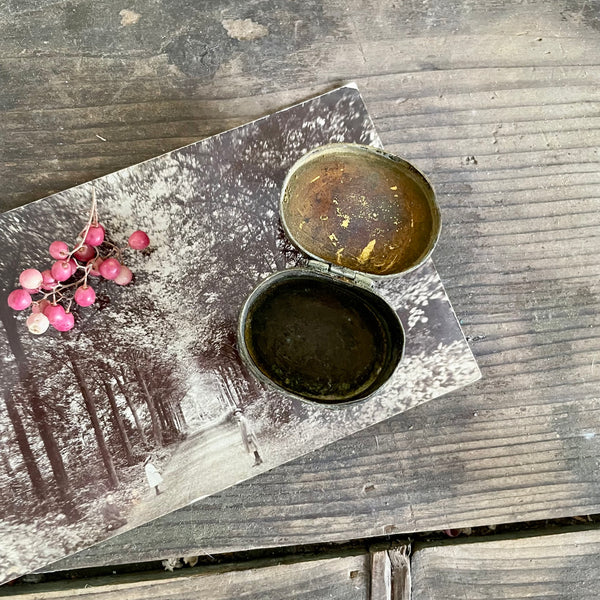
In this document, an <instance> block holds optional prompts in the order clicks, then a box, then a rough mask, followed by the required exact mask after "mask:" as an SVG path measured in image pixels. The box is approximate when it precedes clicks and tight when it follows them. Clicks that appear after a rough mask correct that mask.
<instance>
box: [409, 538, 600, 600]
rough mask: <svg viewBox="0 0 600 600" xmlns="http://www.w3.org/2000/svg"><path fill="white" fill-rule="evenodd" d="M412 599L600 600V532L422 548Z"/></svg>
mask: <svg viewBox="0 0 600 600" xmlns="http://www.w3.org/2000/svg"><path fill="white" fill-rule="evenodd" d="M411 562H412V573H413V590H412V593H413V600H437V599H439V600H448V599H450V598H469V600H484V599H486V598H490V599H491V598H506V599H511V600H517V599H521V598H561V600H571V599H572V600H581V599H585V598H590V599H591V598H598V586H599V585H600V531H598V530H594V531H583V532H577V533H564V534H557V535H544V536H536V537H531V538H525V539H517V540H514V539H510V540H502V541H490V542H477V543H463V544H455V545H447V546H437V547H435V546H434V547H425V548H422V549H418V548H417V550H416V551H415V553H414V554H413V556H412V561H411Z"/></svg>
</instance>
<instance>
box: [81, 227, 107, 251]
mask: <svg viewBox="0 0 600 600" xmlns="http://www.w3.org/2000/svg"><path fill="white" fill-rule="evenodd" d="M83 241H84V242H85V243H86V244H87V245H88V246H99V245H100V244H101V243H102V242H103V241H104V227H102V225H98V226H96V227H90V228H89V229H88V232H87V235H86V236H85V240H83Z"/></svg>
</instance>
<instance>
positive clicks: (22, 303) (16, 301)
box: [8, 290, 31, 310]
mask: <svg viewBox="0 0 600 600" xmlns="http://www.w3.org/2000/svg"><path fill="white" fill-rule="evenodd" d="M30 304H31V296H30V295H29V293H28V292H27V291H26V290H13V291H12V292H11V293H10V294H9V295H8V305H9V306H10V307H11V308H12V309H14V310H25V309H26V308H27V307H29V305H30Z"/></svg>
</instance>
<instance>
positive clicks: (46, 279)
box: [42, 269, 58, 292]
mask: <svg viewBox="0 0 600 600" xmlns="http://www.w3.org/2000/svg"><path fill="white" fill-rule="evenodd" d="M57 285H58V281H56V279H54V277H52V271H50V269H46V270H45V271H42V289H43V290H45V291H46V292H49V291H50V290H52V289H54V288H55V287H56V286H57Z"/></svg>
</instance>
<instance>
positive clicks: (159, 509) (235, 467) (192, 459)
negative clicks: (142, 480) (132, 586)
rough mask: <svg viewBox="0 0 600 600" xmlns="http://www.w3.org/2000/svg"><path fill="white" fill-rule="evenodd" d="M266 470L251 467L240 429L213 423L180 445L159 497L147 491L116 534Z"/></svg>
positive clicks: (226, 422) (265, 466) (164, 474)
mask: <svg viewBox="0 0 600 600" xmlns="http://www.w3.org/2000/svg"><path fill="white" fill-rule="evenodd" d="M261 458H263V460H264V457H261ZM268 468H270V467H269V466H268V464H267V461H265V462H262V464H260V465H256V466H255V465H254V456H253V455H252V454H251V453H248V452H246V449H245V447H244V442H243V439H242V435H241V432H240V427H239V426H238V424H237V423H236V422H234V420H233V419H232V418H231V417H228V418H226V419H222V418H221V419H219V420H216V421H213V422H212V423H210V424H209V425H208V426H206V427H203V428H202V429H200V430H198V431H197V432H195V433H193V434H191V435H190V436H189V437H188V438H187V439H186V440H185V441H184V442H182V443H181V444H180V446H179V447H178V448H177V450H175V452H174V453H173V454H172V456H171V458H170V460H169V462H168V463H167V464H166V466H165V469H164V472H162V473H161V474H160V475H161V477H162V482H161V483H160V484H159V485H158V488H159V491H160V494H156V491H155V490H154V488H150V487H148V489H147V491H146V492H145V493H144V494H143V496H142V497H141V498H140V499H139V500H138V502H137V503H136V504H135V505H134V506H133V507H132V508H131V510H130V511H129V514H123V515H122V516H123V517H124V518H125V519H127V523H126V525H124V526H123V527H122V529H121V530H120V531H116V532H115V533H116V534H118V533H122V532H124V531H126V530H128V529H131V528H132V527H137V526H139V525H142V524H143V523H147V522H148V521H149V520H152V519H155V518H157V517H159V516H160V515H164V514H165V513H166V512H168V511H169V510H170V509H171V507H172V506H176V505H186V504H189V503H190V502H193V501H194V500H198V499H199V498H201V497H203V496H208V495H210V494H212V493H214V492H216V491H217V490H221V489H223V487H225V486H228V485H230V482H231V480H232V479H233V478H234V477H235V479H237V480H238V481H243V480H244V479H247V478H248V477H251V476H252V475H255V474H256V475H257V474H258V473H260V472H263V471H265V470H267V469H268Z"/></svg>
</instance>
